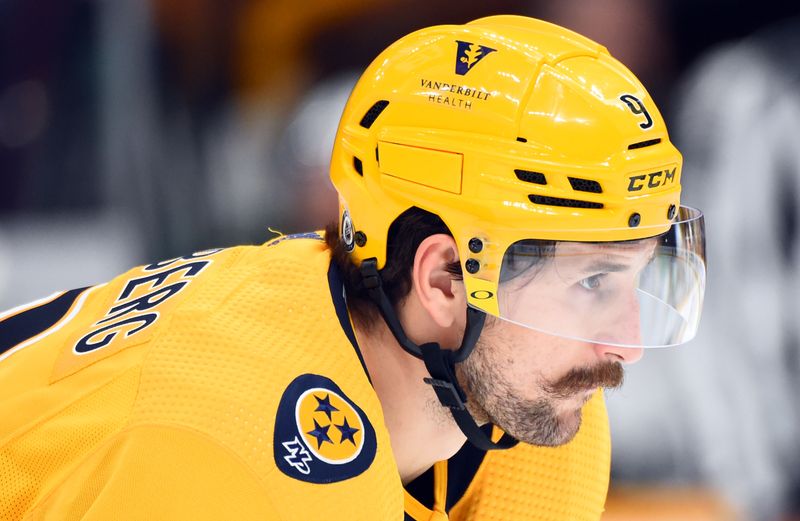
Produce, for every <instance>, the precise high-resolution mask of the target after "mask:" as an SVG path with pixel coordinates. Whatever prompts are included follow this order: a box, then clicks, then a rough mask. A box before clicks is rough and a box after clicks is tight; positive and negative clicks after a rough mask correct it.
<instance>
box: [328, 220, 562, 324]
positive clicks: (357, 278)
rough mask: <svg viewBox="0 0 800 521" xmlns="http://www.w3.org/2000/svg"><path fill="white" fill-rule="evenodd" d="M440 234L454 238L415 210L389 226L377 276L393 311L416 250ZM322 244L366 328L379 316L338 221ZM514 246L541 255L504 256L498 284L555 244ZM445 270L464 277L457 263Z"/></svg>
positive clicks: (408, 281)
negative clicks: (384, 256) (380, 267)
mask: <svg viewBox="0 0 800 521" xmlns="http://www.w3.org/2000/svg"><path fill="white" fill-rule="evenodd" d="M439 233H443V234H446V235H450V236H451V237H452V236H453V234H452V233H451V232H450V229H449V228H448V227H447V225H446V224H445V223H444V221H442V219H441V218H439V216H437V215H435V214H432V213H430V212H427V211H425V210H422V209H420V208H416V207H414V208H409V209H408V210H406V211H405V212H403V213H402V214H400V216H399V217H398V218H397V219H395V221H394V222H393V223H392V225H391V226H390V227H389V233H388V238H387V242H386V265H385V266H384V267H383V269H382V270H380V274H381V281H382V283H383V289H384V291H385V292H386V296H387V297H388V298H389V302H391V303H392V306H394V307H395V308H397V306H398V304H400V303H402V301H403V299H405V298H406V296H408V293H409V292H410V291H411V272H412V268H413V267H414V256H415V255H416V253H417V248H419V245H420V244H421V243H422V241H423V240H425V239H426V238H427V237H430V236H431V235H436V234H439ZM325 242H326V244H327V245H328V248H329V249H330V250H331V260H332V262H334V263H335V264H336V267H337V268H338V269H339V273H340V274H341V276H342V282H343V283H344V287H345V291H346V293H347V306H348V308H349V309H350V313H351V314H352V317H353V320H354V321H358V323H359V325H360V326H362V327H365V328H369V327H370V326H371V325H372V324H373V323H374V321H375V320H376V319H377V317H378V308H377V307H375V305H374V304H373V303H372V301H371V300H370V298H369V295H368V294H367V291H366V289H364V286H363V285H362V283H361V273H360V271H359V267H358V266H356V265H355V264H354V263H353V261H352V259H351V257H350V253H348V252H347V249H346V248H345V246H344V243H343V242H342V241H341V239H340V237H339V225H338V223H337V222H332V223H330V224H328V226H327V227H326V228H325ZM515 244H525V245H526V246H527V247H528V251H529V252H530V251H531V248H534V249H538V251H540V255H538V256H537V255H528V256H524V257H520V256H517V255H513V254H509V255H506V256H505V258H504V259H503V266H502V268H501V278H502V280H501V282H506V281H508V280H511V279H513V278H516V277H517V276H519V275H520V274H522V273H524V272H526V271H528V270H529V269H530V268H532V267H534V266H536V265H537V264H539V263H540V261H541V260H542V259H544V258H548V257H552V256H553V255H554V252H555V244H556V242H555V241H544V240H535V239H527V240H525V241H519V242H518V243H515ZM513 251H514V248H513V247H512V248H510V249H509V253H513ZM446 270H447V272H448V273H450V275H451V276H452V277H453V279H454V280H461V279H462V278H463V272H462V271H461V264H460V263H459V262H452V263H450V264H448V265H447V268H446Z"/></svg>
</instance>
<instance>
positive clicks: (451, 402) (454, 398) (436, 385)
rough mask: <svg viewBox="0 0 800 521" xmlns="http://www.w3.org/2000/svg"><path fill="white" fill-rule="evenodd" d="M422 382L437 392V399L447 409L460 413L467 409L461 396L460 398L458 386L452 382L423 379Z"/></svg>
mask: <svg viewBox="0 0 800 521" xmlns="http://www.w3.org/2000/svg"><path fill="white" fill-rule="evenodd" d="M422 380H423V381H424V382H425V383H426V384H428V385H430V386H431V387H433V390H434V391H436V397H437V398H439V402H441V404H442V405H444V406H445V407H449V408H450V409H455V410H458V411H463V410H464V409H466V408H467V406H466V404H465V403H464V401H463V400H462V399H461V396H459V394H458V390H457V389H456V386H455V385H453V384H452V383H451V382H448V381H446V380H439V379H437V378H423V379H422Z"/></svg>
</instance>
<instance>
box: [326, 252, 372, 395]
mask: <svg viewBox="0 0 800 521" xmlns="http://www.w3.org/2000/svg"><path fill="white" fill-rule="evenodd" d="M328 286H329V287H330V290H331V300H333V307H334V309H336V317H337V318H338V319H339V324H340V325H341V326H342V331H344V334H345V336H347V339H348V340H349V341H350V344H352V345H353V349H354V350H355V352H356V355H358V361H359V362H361V367H362V368H364V374H366V375H367V379H368V380H369V381H370V383H372V378H370V376H369V371H368V370H367V364H366V363H364V357H363V356H362V355H361V349H360V348H359V347H358V341H357V340H356V333H355V331H353V326H352V324H351V323H350V313H349V311H348V310H347V300H346V296H345V291H344V283H343V282H342V276H341V274H340V273H339V269H338V268H337V267H336V264H335V263H334V262H331V263H330V266H329V267H328Z"/></svg>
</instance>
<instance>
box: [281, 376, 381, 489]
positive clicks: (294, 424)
mask: <svg viewBox="0 0 800 521" xmlns="http://www.w3.org/2000/svg"><path fill="white" fill-rule="evenodd" d="M376 448H377V442H376V438H375V429H374V428H373V427H372V424H371V423H370V421H369V419H368V418H367V415H366V414H364V411H363V410H362V409H361V408H360V407H359V406H358V405H356V403H355V402H354V401H353V400H351V399H350V398H349V397H348V396H347V395H346V394H345V393H344V392H343V391H342V390H341V388H339V386H338V385H336V383H334V381H333V380H331V379H330V378H327V377H325V376H321V375H317V374H303V375H300V376H298V377H297V378H295V379H294V380H293V381H292V382H291V383H290V384H289V386H288V387H287V388H286V390H285V391H284V392H283V395H282V396H281V400H280V403H279V404H278V410H277V415H276V418H275V435H274V443H273V450H274V456H275V464H276V465H277V467H278V468H279V469H280V470H281V472H283V473H284V474H286V475H287V476H289V477H292V478H294V479H297V480H300V481H306V482H310V483H334V482H337V481H343V480H346V479H350V478H352V477H355V476H358V475H359V474H361V473H362V472H364V471H365V470H367V469H368V468H369V467H370V465H371V464H372V462H373V460H374V459H375V452H376Z"/></svg>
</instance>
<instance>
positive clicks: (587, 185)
mask: <svg viewBox="0 0 800 521" xmlns="http://www.w3.org/2000/svg"><path fill="white" fill-rule="evenodd" d="M569 184H570V185H572V189H573V190H575V191H578V192H590V193H593V194H602V193H603V188H602V187H601V186H600V183H598V182H597V181H592V180H591V179H581V178H579V177H570V178H569Z"/></svg>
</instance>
